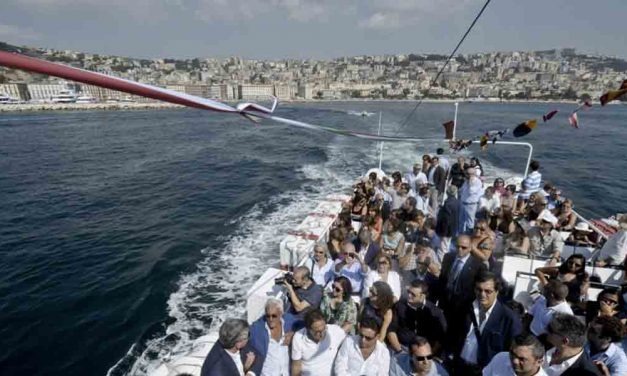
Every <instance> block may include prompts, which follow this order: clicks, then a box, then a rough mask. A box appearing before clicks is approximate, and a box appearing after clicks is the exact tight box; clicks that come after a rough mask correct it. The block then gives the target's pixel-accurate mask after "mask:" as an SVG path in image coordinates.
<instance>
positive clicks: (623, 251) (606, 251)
mask: <svg viewBox="0 0 627 376" xmlns="http://www.w3.org/2000/svg"><path fill="white" fill-rule="evenodd" d="M618 225H619V230H618V232H617V233H615V234H614V235H612V236H610V238H609V239H608V240H607V241H606V242H605V244H604V245H603V248H601V251H600V252H599V256H598V258H597V261H596V263H595V265H596V266H605V265H622V264H623V262H624V261H625V256H626V255H627V214H623V215H621V216H620V217H618Z"/></svg>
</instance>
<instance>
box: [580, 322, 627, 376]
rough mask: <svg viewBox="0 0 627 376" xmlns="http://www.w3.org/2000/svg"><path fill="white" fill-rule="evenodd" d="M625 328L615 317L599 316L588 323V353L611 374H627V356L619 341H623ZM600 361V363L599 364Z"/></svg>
mask: <svg viewBox="0 0 627 376" xmlns="http://www.w3.org/2000/svg"><path fill="white" fill-rule="evenodd" d="M624 332H625V328H624V326H623V324H622V323H621V322H620V320H619V319H617V318H615V317H608V316H599V317H596V318H595V319H594V320H592V322H591V323H590V324H589V325H588V343H587V344H586V347H585V350H586V353H587V354H588V355H589V356H590V360H592V361H593V362H594V363H596V364H597V367H599V368H600V369H604V368H605V369H607V371H609V375H612V376H614V375H627V356H626V355H625V352H624V351H623V349H622V348H620V346H618V345H617V342H620V341H622V339H623V333H624ZM599 363H600V364H599Z"/></svg>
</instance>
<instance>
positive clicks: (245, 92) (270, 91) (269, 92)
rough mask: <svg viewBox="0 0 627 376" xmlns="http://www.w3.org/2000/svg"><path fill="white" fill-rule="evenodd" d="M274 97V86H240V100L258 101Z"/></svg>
mask: <svg viewBox="0 0 627 376" xmlns="http://www.w3.org/2000/svg"><path fill="white" fill-rule="evenodd" d="M273 95H274V85H253V84H243V85H238V97H239V99H256V98H260V97H266V98H267V97H269V96H273Z"/></svg>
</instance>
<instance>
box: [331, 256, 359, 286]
mask: <svg viewBox="0 0 627 376" xmlns="http://www.w3.org/2000/svg"><path fill="white" fill-rule="evenodd" d="M340 262H341V261H340V259H337V260H335V265H337V264H339V263H340ZM335 265H334V266H333V270H335ZM336 274H337V275H338V276H343V277H346V278H348V280H349V281H350V283H351V287H352V289H353V294H358V293H360V292H361V286H362V284H363V282H364V277H365V273H364V271H363V270H362V269H361V264H360V263H359V261H354V262H353V263H352V264H350V265H349V264H346V265H344V266H343V267H342V269H340V271H339V272H338V273H336Z"/></svg>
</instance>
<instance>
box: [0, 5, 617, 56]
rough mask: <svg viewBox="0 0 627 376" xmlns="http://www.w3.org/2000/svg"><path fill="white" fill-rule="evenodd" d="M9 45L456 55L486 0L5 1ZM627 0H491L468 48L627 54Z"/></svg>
mask: <svg viewBox="0 0 627 376" xmlns="http://www.w3.org/2000/svg"><path fill="white" fill-rule="evenodd" d="M0 2H1V3H0V41H4V42H7V43H11V44H17V45H28V46H34V47H44V48H55V49H60V50H74V51H83V52H88V53H98V54H106V55H117V56H130V57H139V58H158V57H161V58H164V57H169V58H189V57H216V58H223V57H228V56H240V57H243V58H252V59H282V58H313V59H331V58H335V57H341V56H355V55H378V54H400V53H442V54H446V53H449V52H450V51H452V49H453V48H454V47H455V45H456V44H457V42H458V41H459V39H460V38H461V36H462V35H463V33H464V31H465V30H466V28H467V27H468V26H469V25H470V23H471V22H472V20H473V19H474V17H475V15H476V14H477V13H478V11H479V10H480V9H481V7H482V6H483V4H484V3H485V0H378V1H375V0H0ZM625 15H627V0H596V1H589V0H586V1H584V0H492V2H491V3H490V4H489V6H488V8H487V9H486V11H485V12H484V14H483V16H482V17H481V19H480V20H479V22H478V23H477V25H476V26H475V29H474V30H473V31H472V33H471V34H470V35H469V37H468V38H467V39H466V42H465V43H464V44H463V46H462V48H461V49H460V52H461V53H471V52H489V51H513V50H542V49H552V48H565V47H574V48H577V50H578V51H580V52H585V53H598V54H603V55H611V56H619V57H623V58H625V57H627V33H626V32H625V29H624V27H623V26H624V20H625Z"/></svg>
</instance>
